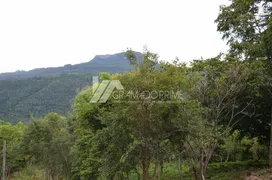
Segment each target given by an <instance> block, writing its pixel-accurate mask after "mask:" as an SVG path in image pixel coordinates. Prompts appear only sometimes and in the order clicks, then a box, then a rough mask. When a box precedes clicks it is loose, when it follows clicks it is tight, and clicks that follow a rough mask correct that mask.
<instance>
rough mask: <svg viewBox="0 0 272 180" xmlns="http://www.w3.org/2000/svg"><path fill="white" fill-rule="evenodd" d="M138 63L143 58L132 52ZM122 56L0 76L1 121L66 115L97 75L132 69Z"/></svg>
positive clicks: (99, 57) (111, 56) (103, 56)
mask: <svg viewBox="0 0 272 180" xmlns="http://www.w3.org/2000/svg"><path fill="white" fill-rule="evenodd" d="M135 55H136V57H137V58H138V59H139V61H141V57H142V54H141V53H139V52H135ZM133 67H134V66H133V65H131V64H130V62H129V60H128V59H126V55H125V53H116V54H113V55H97V56H95V57H94V58H93V59H92V60H91V61H89V62H85V63H80V64H75V65H70V64H66V65H64V66H61V67H54V68H36V69H33V70H30V71H22V72H18V71H17V72H13V73H4V74H3V73H2V74H0V119H3V120H6V121H8V122H11V123H17V122H18V121H28V120H29V119H30V118H31V117H32V116H33V117H36V118H39V117H43V116H45V115H46V114H47V113H49V112H56V113H58V114H61V115H67V114H69V113H70V112H72V105H73V102H74V98H75V96H76V95H77V94H78V92H80V91H82V90H83V89H86V87H90V86H91V85H92V76H94V75H98V73H99V72H108V73H111V74H113V73H123V72H126V71H130V70H132V69H133Z"/></svg>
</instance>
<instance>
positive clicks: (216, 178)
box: [11, 161, 272, 180]
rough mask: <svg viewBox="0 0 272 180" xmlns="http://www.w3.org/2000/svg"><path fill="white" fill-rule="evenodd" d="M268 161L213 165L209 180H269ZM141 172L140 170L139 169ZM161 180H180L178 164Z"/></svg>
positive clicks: (31, 173) (30, 175)
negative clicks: (249, 177) (256, 179)
mask: <svg viewBox="0 0 272 180" xmlns="http://www.w3.org/2000/svg"><path fill="white" fill-rule="evenodd" d="M153 167H154V166H153V165H152V166H151V168H150V171H149V174H150V176H152V174H153ZM267 168H268V163H267V162H266V161H258V162H256V161H243V162H227V163H211V164H210V165H209V167H208V169H207V174H206V179H207V180H239V179H244V178H245V177H247V175H249V174H251V175H252V176H257V177H258V176H259V177H265V178H263V179H269V178H268V177H270V174H271V173H272V171H271V170H268V169H267ZM139 172H140V169H139ZM44 174H45V173H44V170H43V169H41V168H38V167H33V166H31V167H27V168H25V169H23V170H22V171H20V172H17V173H15V174H13V177H12V178H11V179H15V180H16V179H20V180H21V179H22V180H36V179H37V180H38V179H39V180H40V179H44V178H43V177H44ZM137 179H138V177H137V175H136V173H131V176H130V180H137ZM183 179H184V180H191V179H193V177H192V172H191V170H190V168H189V167H188V166H183ZM161 180H179V174H178V167H177V163H174V162H170V163H166V164H164V169H163V173H162V174H161Z"/></svg>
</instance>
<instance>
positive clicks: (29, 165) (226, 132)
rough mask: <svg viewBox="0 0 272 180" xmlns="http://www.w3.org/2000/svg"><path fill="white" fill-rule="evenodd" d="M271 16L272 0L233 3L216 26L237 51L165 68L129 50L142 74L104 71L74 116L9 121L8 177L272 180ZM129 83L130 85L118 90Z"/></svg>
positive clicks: (4, 134) (2, 136)
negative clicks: (250, 179) (257, 179)
mask: <svg viewBox="0 0 272 180" xmlns="http://www.w3.org/2000/svg"><path fill="white" fill-rule="evenodd" d="M271 13H272V6H271V3H270V2H269V1H266V0H258V1H254V0H232V3H231V4H230V5H229V6H222V7H221V12H220V14H219V16H218V18H217V20H216V22H217V24H218V30H219V31H220V32H222V33H223V38H225V39H227V40H228V43H229V44H230V51H229V52H228V53H227V54H224V55H219V56H217V57H214V58H210V59H206V60H195V61H194V62H193V63H191V64H190V65H189V66H188V65H187V64H184V63H182V62H180V61H179V60H178V59H176V60H175V61H173V62H172V63H169V62H160V63H159V66H158V55H157V54H154V53H152V52H150V51H148V50H145V51H144V52H143V61H140V62H139V60H138V57H137V56H136V55H135V53H134V52H133V51H131V50H128V51H127V53H126V56H127V60H129V61H130V63H131V65H133V66H134V67H135V68H134V69H133V70H131V71H129V72H125V73H123V74H108V73H101V74H100V82H98V83H97V84H95V85H94V86H93V87H91V88H88V89H85V90H83V91H81V92H80V93H78V95H77V96H76V98H75V100H74V102H73V108H72V111H71V113H70V114H69V115H67V116H66V117H65V116H61V115H59V114H57V113H49V114H47V115H46V116H45V117H43V118H40V119H35V118H32V119H31V120H30V121H29V122H28V123H26V124H23V123H21V122H19V123H17V124H15V125H11V124H9V123H7V122H4V121H1V122H0V146H1V147H0V148H2V144H4V143H3V142H4V141H5V142H6V143H7V154H6V155H7V164H6V171H5V176H7V177H10V178H14V179H46V180H47V179H75V180H78V179H82V180H85V179H86V180H90V179H101V180H102V179H111V180H114V179H143V180H148V179H181V180H182V179H195V180H197V179H201V180H204V179H243V178H244V177H245V176H247V175H248V172H247V170H248V169H249V168H252V169H251V170H250V171H251V172H254V174H253V175H260V176H262V177H263V178H269V177H268V174H269V173H271V168H272V141H271V140H272V128H271V124H272V96H271V95H272V91H271V88H272V74H271V72H272V71H271V67H272V66H271V65H272V64H271V63H272V62H271V50H272V49H271V47H272V46H271V45H272V39H271V37H272V36H271V34H272V29H271V25H272V24H271V22H272V21H271ZM117 80H118V81H117ZM119 82H120V83H121V85H122V87H123V88H119V89H111V87H112V86H110V85H113V84H114V83H117V84H118V83H119ZM109 83H110V85H109V86H108V88H107V90H106V92H107V91H109V92H111V90H114V91H113V92H112V93H111V96H109V99H105V100H106V102H105V103H93V102H92V101H91V100H92V98H93V97H96V95H97V93H98V94H99V93H101V91H102V90H101V89H103V88H102V87H104V86H105V87H107V85H108V84H109ZM119 85H120V84H119ZM119 85H118V86H117V87H120V86H119ZM113 87H114V86H113ZM66 88H67V89H69V87H66ZM103 91H104V90H103ZM165 92H168V93H165ZM173 92H174V96H171V95H169V93H173ZM16 93H18V92H16ZM133 93H134V94H133ZM135 94H136V95H135ZM104 95H105V94H103V96H102V97H101V95H100V96H99V97H101V98H105V97H107V96H104ZM138 95H139V96H138ZM56 98H57V97H56ZM61 103H62V102H61ZM270 129H271V131H270ZM269 132H271V133H269ZM269 140H270V141H269ZM268 167H269V168H270V169H267V168H268ZM2 176H3V174H2Z"/></svg>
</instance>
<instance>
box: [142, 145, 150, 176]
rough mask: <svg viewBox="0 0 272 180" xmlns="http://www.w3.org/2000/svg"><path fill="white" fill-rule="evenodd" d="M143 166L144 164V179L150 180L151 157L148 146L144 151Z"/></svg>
mask: <svg viewBox="0 0 272 180" xmlns="http://www.w3.org/2000/svg"><path fill="white" fill-rule="evenodd" d="M142 166H143V180H148V169H149V157H148V150H147V148H145V149H144V152H143V160H142Z"/></svg>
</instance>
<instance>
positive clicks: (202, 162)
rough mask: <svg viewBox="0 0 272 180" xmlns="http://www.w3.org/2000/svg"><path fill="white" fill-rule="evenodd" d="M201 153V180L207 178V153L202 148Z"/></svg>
mask: <svg viewBox="0 0 272 180" xmlns="http://www.w3.org/2000/svg"><path fill="white" fill-rule="evenodd" d="M200 154H201V158H200V179H201V180H205V176H204V174H205V170H204V169H205V159H206V158H205V154H204V150H202V149H201V150H200Z"/></svg>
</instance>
